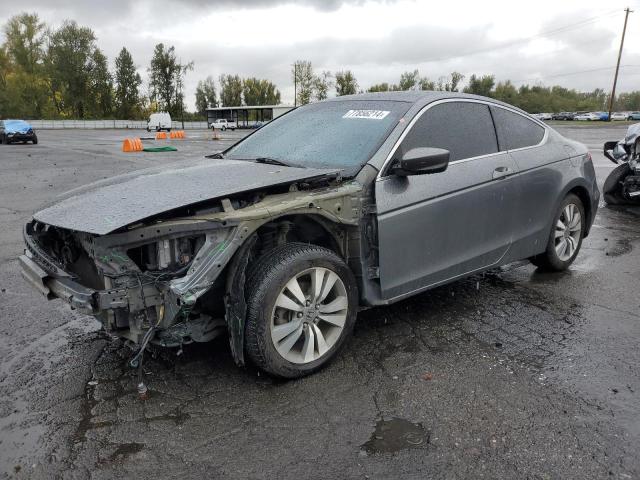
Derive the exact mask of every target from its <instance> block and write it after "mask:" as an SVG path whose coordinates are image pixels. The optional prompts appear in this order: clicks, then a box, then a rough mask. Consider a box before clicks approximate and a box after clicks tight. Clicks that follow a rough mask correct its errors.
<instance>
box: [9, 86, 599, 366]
mask: <svg viewBox="0 0 640 480" xmlns="http://www.w3.org/2000/svg"><path fill="white" fill-rule="evenodd" d="M401 119H404V121H400V120H401ZM319 125H322V126H323V128H318V126H319ZM310 138H312V139H313V141H309V139H310ZM598 200H599V193H598V187H597V184H596V175H595V171H594V167H593V163H592V161H591V156H590V154H589V152H588V150H587V148H586V147H585V146H584V145H582V144H580V143H577V142H575V141H573V140H570V139H568V138H565V137H563V136H562V135H560V134H559V133H557V132H556V131H555V130H553V129H552V128H550V127H549V126H547V125H546V124H544V123H542V122H540V121H538V120H536V119H534V118H533V117H531V116H530V115H528V114H527V113H525V112H523V111H522V110H519V109H517V108H515V107H512V106H510V105H507V104H505V103H501V102H498V101H496V100H493V99H489V98H485V97H479V96H475V95H465V94H458V93H451V92H446V93H445V92H418V91H411V92H383V93H382V92H381V93H372V94H361V95H351V96H342V97H336V98H333V99H330V100H326V101H321V102H316V103H312V104H309V105H305V106H302V107H300V108H298V109H295V110H291V111H290V112H288V113H286V114H284V115H282V116H280V117H278V118H277V119H275V120H273V121H271V122H269V123H268V124H266V125H264V126H263V127H262V128H260V129H258V130H256V131H255V132H254V133H253V134H252V135H249V136H247V137H245V138H244V139H243V140H241V141H240V142H238V143H237V144H235V145H234V146H231V147H230V148H228V149H227V150H225V151H224V152H222V153H218V154H214V155H211V156H209V158H205V159H202V158H195V159H191V160H189V159H181V161H180V163H179V167H177V168H174V167H166V166H165V167H163V166H158V167H154V168H152V169H148V170H141V171H138V172H133V173H129V174H127V175H125V176H122V177H116V178H112V179H109V180H103V181H101V182H98V183H96V184H93V185H90V186H87V187H85V188H81V189H75V190H73V191H71V192H69V193H68V194H66V195H65V196H63V197H62V198H61V199H59V200H58V202H57V203H54V204H52V205H50V206H48V207H45V208H44V209H42V210H40V211H38V212H37V213H35V214H34V216H33V219H32V220H31V221H29V222H28V223H27V225H26V226H25V229H24V240H25V244H26V250H25V253H24V255H22V256H21V257H20V265H21V268H22V273H23V275H24V277H25V278H26V279H27V281H28V282H30V283H31V284H32V286H33V287H35V289H36V290H37V291H39V292H40V293H41V294H43V295H45V296H46V297H47V298H54V297H58V298H61V299H63V300H65V301H67V302H68V303H70V304H71V306H72V307H74V308H76V309H78V310H80V311H82V312H85V313H89V314H92V315H94V316H96V317H97V318H98V319H99V320H100V322H101V323H102V325H103V327H104V328H105V330H107V331H108V332H111V333H112V334H114V335H118V336H120V337H123V338H125V339H127V340H130V341H132V342H134V344H136V345H137V354H136V357H134V360H136V359H140V357H141V355H142V354H143V352H144V349H145V347H146V345H147V344H148V343H149V342H152V343H154V344H157V345H161V346H165V347H178V346H181V345H182V344H185V343H189V342H193V341H195V342H202V341H208V340H210V339H211V338H213V337H215V336H216V335H219V334H220V333H222V332H224V331H225V329H226V330H227V331H228V334H229V339H230V344H231V352H232V355H233V358H234V359H235V361H236V362H237V363H238V364H239V365H242V364H244V362H245V359H246V358H247V357H248V358H250V359H251V361H252V362H253V363H254V364H256V365H257V366H258V367H259V368H261V369H263V370H265V371H267V372H269V373H270V374H272V375H276V376H280V377H289V378H291V377H299V376H302V375H306V374H310V373H312V372H314V371H316V370H318V369H319V368H321V367H322V366H324V365H326V364H327V362H329V361H330V360H331V359H332V358H334V357H335V356H336V354H337V353H338V351H339V350H340V349H341V348H342V347H343V346H344V345H345V342H346V340H347V338H348V337H349V335H350V334H351V331H352V329H353V326H354V323H355V319H356V315H357V313H358V311H359V310H360V309H364V308H369V307H375V306H378V305H388V304H391V303H394V302H397V301H400V300H402V299H405V298H407V297H410V296H412V295H416V294H418V293H420V292H424V291H426V290H428V289H431V288H433V287H436V286H439V285H443V284H446V283H449V282H452V281H455V280H457V279H460V278H463V277H465V276H468V275H471V274H474V273H477V272H482V271H484V270H487V269H490V268H495V267H498V266H500V265H503V264H505V263H508V262H513V261H516V260H520V259H529V260H530V261H531V262H532V263H533V264H535V265H537V266H538V267H539V268H541V269H544V270H551V271H561V270H565V269H567V268H568V267H569V266H570V265H571V263H572V262H573V261H574V259H575V258H576V256H577V255H578V252H579V250H580V246H581V244H582V240H583V238H585V237H586V236H587V235H588V234H589V230H590V228H591V225H592V223H593V219H594V217H595V214H596V210H597V207H598ZM136 361H137V360H136Z"/></svg>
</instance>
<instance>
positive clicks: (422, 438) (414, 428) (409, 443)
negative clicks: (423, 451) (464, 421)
mask: <svg viewBox="0 0 640 480" xmlns="http://www.w3.org/2000/svg"><path fill="white" fill-rule="evenodd" d="M430 437H431V434H430V432H428V431H427V430H425V428H424V427H423V426H422V424H421V423H412V422H410V421H408V420H405V419H404V418H396V417H394V418H392V419H390V420H384V419H383V420H380V421H378V423H377V424H376V429H375V431H374V432H373V434H372V435H371V438H370V439H369V440H368V441H367V442H366V443H364V444H363V445H362V447H361V448H362V450H361V452H364V453H365V454H366V455H372V454H376V453H394V452H398V451H400V450H405V449H408V448H425V447H426V446H427V445H428V444H429V440H430Z"/></svg>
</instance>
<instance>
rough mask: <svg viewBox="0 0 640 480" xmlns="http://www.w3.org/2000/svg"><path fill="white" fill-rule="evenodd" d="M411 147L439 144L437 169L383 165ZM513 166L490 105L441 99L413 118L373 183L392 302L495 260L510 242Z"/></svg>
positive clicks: (382, 271)
mask: <svg viewBox="0 0 640 480" xmlns="http://www.w3.org/2000/svg"><path fill="white" fill-rule="evenodd" d="M416 147H437V148H444V149H446V150H449V152H450V163H449V166H448V168H447V169H446V170H445V171H444V172H442V173H436V174H425V175H412V176H407V177H400V176H394V175H391V174H388V173H387V171H386V169H387V168H388V166H389V165H390V164H391V163H393V160H394V159H397V158H400V157H401V156H402V154H403V153H404V152H406V151H408V150H410V149H412V148H416ZM515 173H517V167H516V164H515V162H514V161H513V160H512V158H511V157H510V156H509V155H508V154H507V152H500V151H499V149H498V143H497V138H496V133H495V128H494V125H493V121H492V118H491V114H490V110H489V107H488V105H487V104H485V103H482V102H478V101H461V100H456V101H440V102H436V103H434V104H431V105H430V106H427V107H426V108H425V109H424V110H423V111H422V114H421V115H420V114H419V116H418V117H416V118H415V119H414V120H412V124H411V125H409V127H408V128H407V131H406V132H405V134H403V137H401V142H400V144H399V146H398V148H397V149H396V150H395V151H394V152H392V155H391V156H390V159H389V161H388V162H387V164H386V166H385V167H384V168H383V170H382V171H381V173H380V176H379V178H378V179H377V181H376V185H375V195H376V207H377V212H378V214H377V215H378V242H379V244H378V245H379V275H380V285H381V293H382V296H383V297H384V298H385V299H394V298H398V297H401V296H404V295H407V294H409V293H411V292H415V291H417V290H420V289H424V288H427V287H429V286H435V285H437V284H440V283H444V282H446V281H448V280H452V279H454V278H456V277H460V276H462V275H464V274H466V273H470V272H473V271H474V270H478V269H482V268H484V267H487V266H490V265H493V264H496V263H497V262H499V261H500V259H501V258H502V257H503V256H504V255H505V253H506V252H507V250H508V249H509V246H510V244H511V240H512V228H513V225H514V219H515V214H514V211H513V210H512V206H514V205H516V204H517V203H518V201H517V195H518V192H517V190H516V188H515V183H514V181H513V178H512V176H513V175H514V174H515Z"/></svg>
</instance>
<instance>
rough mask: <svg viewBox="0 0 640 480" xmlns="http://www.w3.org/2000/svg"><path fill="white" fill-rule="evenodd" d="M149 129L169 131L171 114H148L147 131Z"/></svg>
mask: <svg viewBox="0 0 640 480" xmlns="http://www.w3.org/2000/svg"><path fill="white" fill-rule="evenodd" d="M151 130H155V131H156V132H159V131H161V130H166V131H167V132H170V131H171V115H169V113H168V112H158V113H152V114H151V115H150V116H149V121H148V122H147V132H150V131H151Z"/></svg>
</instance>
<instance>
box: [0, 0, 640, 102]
mask: <svg viewBox="0 0 640 480" xmlns="http://www.w3.org/2000/svg"><path fill="white" fill-rule="evenodd" d="M626 6H630V7H631V8H632V9H635V10H636V12H635V13H632V14H631V15H630V17H629V25H628V27H627V37H626V40H625V50H624V54H623V57H622V65H623V68H621V74H620V79H619V82H618V91H619V92H620V91H629V90H640V0H634V1H622V0H536V1H530V2H514V1H504V2H502V1H493V2H492V1H488V0H486V1H478V0H458V1H456V2H447V1H438V2H428V1H419V0H397V1H394V0H377V1H365V0H306V1H302V0H301V1H293V0H292V1H278V0H236V1H233V0H216V1H215V2H213V1H211V2H210V1H206V0H186V1H178V0H171V1H169V0H152V1H151V0H149V1H147V0H140V1H128V0H108V1H93V0H67V1H58V0H31V1H30V2H27V3H25V4H24V7H25V8H28V9H29V11H35V12H37V13H38V14H39V15H40V17H41V18H42V20H44V21H46V22H47V23H48V24H49V25H50V26H53V27H57V26H59V25H60V24H61V23H62V21H63V20H64V19H74V20H76V21H77V22H78V23H80V24H82V25H85V26H89V27H91V28H92V29H93V30H94V32H95V33H96V36H97V37H98V45H99V46H100V48H101V49H102V50H103V51H104V52H105V53H106V54H107V56H108V57H109V61H110V64H111V66H112V68H113V60H114V58H115V56H116V55H117V54H118V52H119V50H120V49H121V48H122V47H123V46H126V47H127V48H128V49H129V50H130V51H131V53H132V54H133V58H134V61H135V62H136V65H137V66H138V69H139V71H140V74H141V75H142V77H143V79H144V80H145V84H146V79H147V66H148V64H149V61H150V58H151V54H152V52H153V47H154V45H155V44H156V43H159V42H163V43H165V44H166V45H175V47H176V52H177V54H178V56H179V57H180V58H181V59H182V61H183V62H185V63H186V62H188V61H193V62H194V64H195V68H194V70H193V71H191V72H189V74H188V75H187V79H186V89H187V91H186V94H187V101H188V105H189V108H190V109H193V108H194V95H193V94H194V91H195V86H196V84H197V82H198V80H200V79H203V78H205V77H206V76H207V75H213V76H214V78H216V81H217V77H218V75H220V74H221V73H237V74H239V75H241V76H256V77H261V78H267V79H269V80H271V81H273V82H274V83H275V84H276V85H277V86H278V88H279V89H280V91H281V92H282V99H283V102H284V103H291V102H293V82H292V80H291V64H292V63H293V61H295V60H296V59H305V60H310V61H311V62H312V63H313V66H314V68H315V69H316V70H317V71H320V70H330V71H332V72H335V71H338V70H341V69H350V70H352V71H353V73H354V74H355V76H356V78H357V80H358V83H359V85H360V88H362V89H366V88H368V87H369V86H370V85H372V84H374V83H380V82H389V83H392V82H397V81H398V78H399V76H400V74H401V73H402V72H403V71H406V70H413V69H416V68H417V69H419V70H420V73H421V75H423V76H427V77H429V78H431V79H433V80H437V79H438V77H440V76H443V75H446V74H448V73H449V72H451V71H453V70H457V71H459V72H462V73H463V74H465V75H466V76H467V78H468V76H469V75H471V74H472V73H476V74H494V75H495V76H496V79H497V80H506V79H511V80H512V81H514V83H516V84H517V85H520V84H522V83H529V84H543V85H550V84H560V85H563V86H566V87H574V88H577V89H581V90H592V89H594V88H598V87H600V88H604V89H606V90H609V89H610V88H611V83H612V78H613V67H614V66H615V63H616V56H617V50H618V46H619V42H620V35H621V31H622V24H623V20H624V11H623V9H624V8H625V7H626ZM16 7H17V5H16ZM14 13H17V10H15V9H6V8H5V9H2V10H0V22H2V23H4V22H5V21H6V20H7V18H9V16H10V15H11V14H14ZM585 71H587V72H585ZM577 72H585V73H577Z"/></svg>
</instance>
